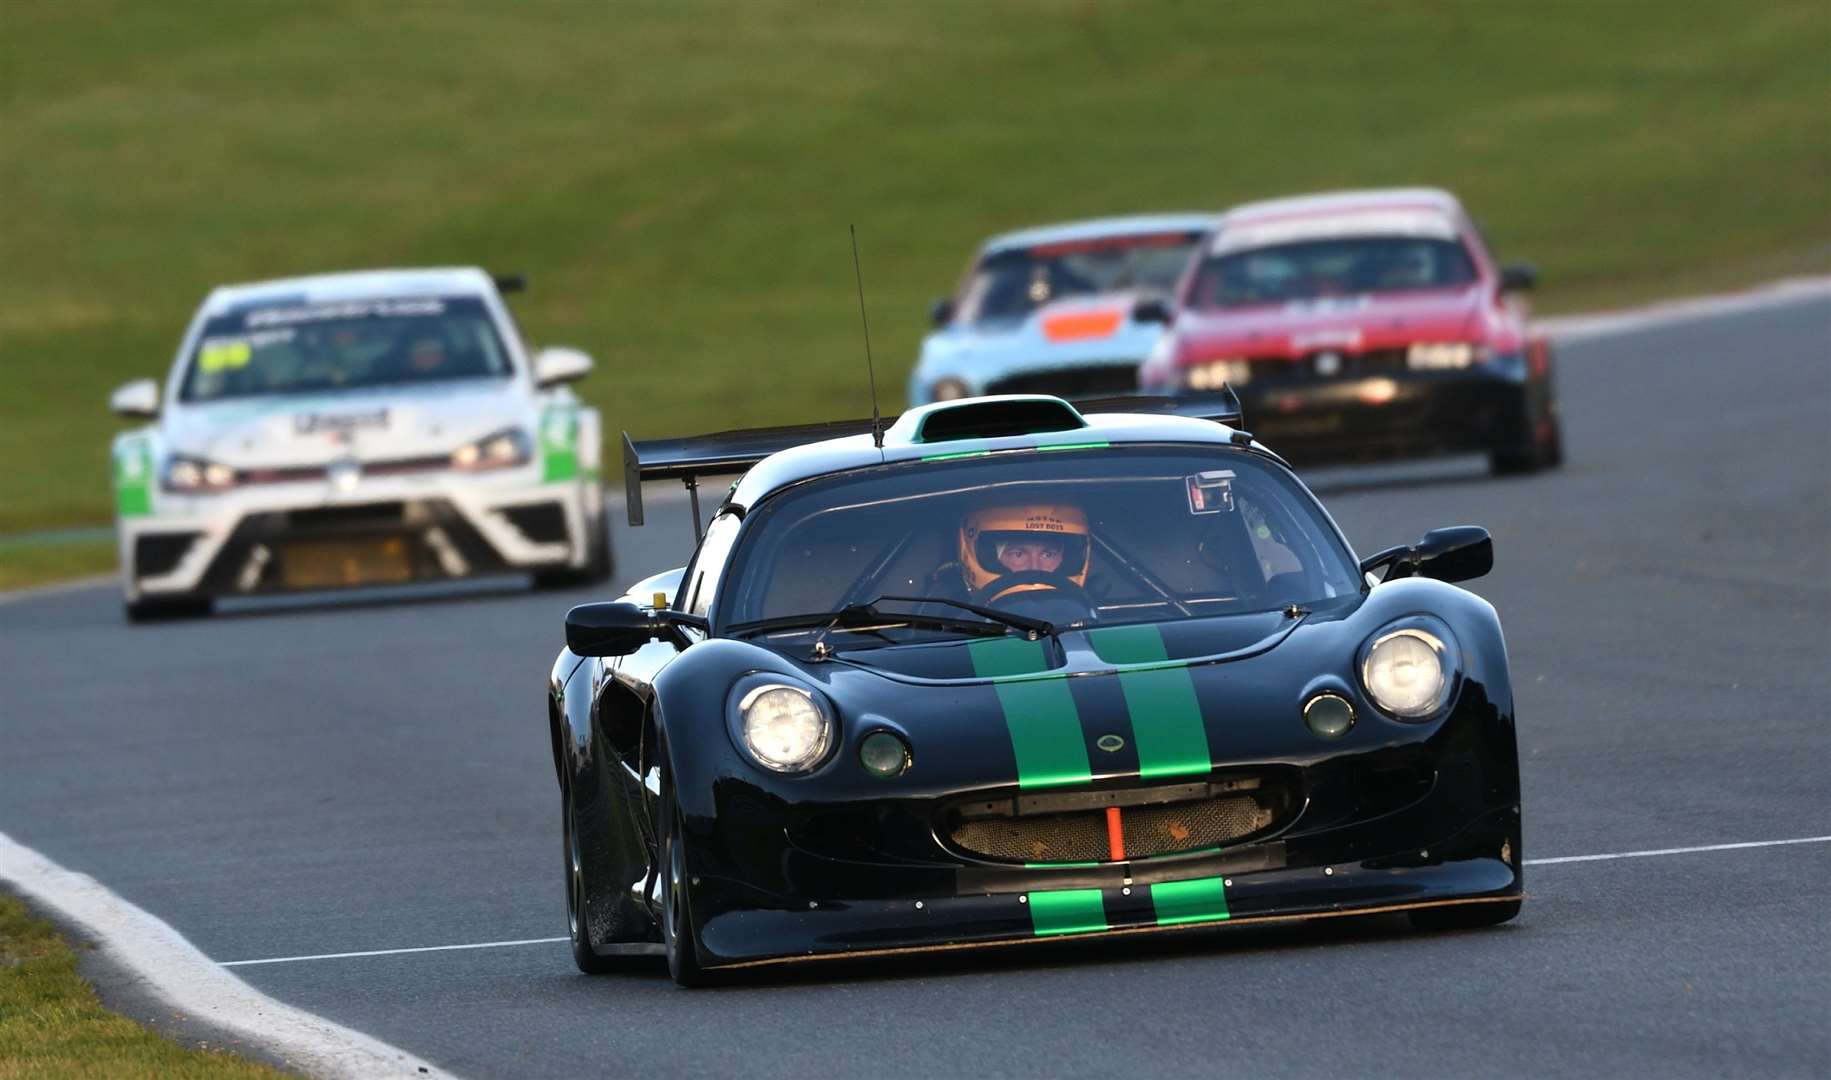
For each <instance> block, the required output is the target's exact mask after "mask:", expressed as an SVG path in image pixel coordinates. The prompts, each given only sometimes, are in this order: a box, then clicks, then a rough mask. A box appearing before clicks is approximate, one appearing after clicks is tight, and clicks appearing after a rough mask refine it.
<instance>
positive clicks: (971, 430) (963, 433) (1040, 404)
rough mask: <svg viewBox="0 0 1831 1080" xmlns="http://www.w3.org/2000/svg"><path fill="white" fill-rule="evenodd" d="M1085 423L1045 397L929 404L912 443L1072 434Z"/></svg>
mask: <svg viewBox="0 0 1831 1080" xmlns="http://www.w3.org/2000/svg"><path fill="white" fill-rule="evenodd" d="M1086 426H1087V421H1086V420H1083V419H1082V418H1081V414H1080V413H1078V412H1076V411H1075V408H1074V406H1073V405H1070V404H1068V403H1067V402H1066V401H1063V400H1062V399H1061V398H1057V397H1047V396H1044V395H1010V396H1005V397H989V398H975V399H973V400H971V401H963V402H961V403H959V404H957V405H956V404H945V405H930V406H928V407H927V408H926V409H924V410H922V416H921V421H920V423H919V424H918V426H917V427H916V431H915V436H914V438H913V439H912V440H911V441H912V442H918V443H939V442H953V441H954V440H957V439H997V438H1003V437H1005V436H1008V435H1036V434H1040V433H1042V432H1046V431H1075V430H1078V429H1080V428H1084V427H1086Z"/></svg>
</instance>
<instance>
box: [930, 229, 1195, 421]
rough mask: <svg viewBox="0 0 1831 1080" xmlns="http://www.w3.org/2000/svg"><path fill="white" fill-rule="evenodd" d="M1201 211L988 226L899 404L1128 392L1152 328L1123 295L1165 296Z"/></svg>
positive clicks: (939, 307)
mask: <svg viewBox="0 0 1831 1080" xmlns="http://www.w3.org/2000/svg"><path fill="white" fill-rule="evenodd" d="M1215 222H1216V218H1215V216H1214V215H1212V214H1152V215H1141V216H1135V217H1115V218H1100V219H1098V220H1094V221H1077V222H1069V223H1066V224H1061V225H1048V226H1044V227H1042V228H1036V229H1025V230H1023V231H1021V232H1013V233H1006V234H1004V235H1002V236H995V237H993V238H992V239H991V240H989V241H987V242H986V244H985V246H984V247H983V248H981V249H980V252H979V256H978V258H976V259H974V260H973V265H972V269H970V270H969V271H968V272H967V275H966V279H965V280H964V281H963V282H962V283H961V286H960V288H959V290H958V291H957V292H956V293H955V294H954V295H953V296H949V297H942V298H941V299H939V300H936V301H935V303H934V307H933V308H932V309H931V310H930V312H929V314H930V317H931V319H932V320H933V322H934V324H935V331H934V332H933V333H931V334H929V335H928V337H927V338H926V339H924V340H923V342H922V356H921V359H920V360H919V361H917V363H916V366H915V370H914V371H913V372H911V373H910V376H909V404H910V405H911V406H912V407H913V406H916V405H926V404H928V403H930V402H934V401H948V400H951V399H954V398H962V397H975V396H978V395H981V394H1054V395H1057V396H1061V397H1068V398H1085V397H1108V396H1114V395H1120V394H1130V393H1133V392H1134V391H1135V390H1136V388H1137V385H1138V366H1139V365H1140V364H1142V363H1143V362H1144V359H1145V357H1146V356H1147V355H1148V354H1149V353H1150V351H1151V348H1152V347H1153V346H1154V345H1156V344H1157V339H1158V337H1159V336H1160V335H1161V334H1162V332H1163V324H1162V323H1160V322H1139V321H1137V320H1136V319H1134V318H1133V315H1132V308H1133V305H1134V304H1135V303H1136V302H1137V301H1138V300H1139V299H1142V298H1147V297H1168V296H1169V295H1170V294H1171V292H1172V291H1173V290H1174V289H1175V287H1176V282H1177V279H1178V278H1179V277H1181V275H1182V272H1183V270H1184V268H1185V267H1187V266H1188V264H1189V259H1190V256H1191V254H1192V253H1193V252H1194V251H1195V250H1196V248H1197V247H1198V246H1199V245H1200V242H1201V239H1202V237H1204V236H1205V235H1207V234H1208V233H1209V232H1210V231H1211V230H1213V228H1214V227H1215Z"/></svg>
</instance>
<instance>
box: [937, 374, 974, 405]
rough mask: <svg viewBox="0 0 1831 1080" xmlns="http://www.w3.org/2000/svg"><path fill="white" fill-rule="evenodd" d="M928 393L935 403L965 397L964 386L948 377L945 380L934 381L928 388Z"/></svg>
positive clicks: (962, 383)
mask: <svg viewBox="0 0 1831 1080" xmlns="http://www.w3.org/2000/svg"><path fill="white" fill-rule="evenodd" d="M929 393H930V394H932V395H933V397H934V399H935V400H936V401H955V400H958V399H959V398H963V397H965V396H966V384H965V383H964V382H961V381H960V380H959V379H956V378H954V377H953V376H951V375H950V376H948V377H947V378H945V379H936V380H935V384H934V386H932V387H930V388H929Z"/></svg>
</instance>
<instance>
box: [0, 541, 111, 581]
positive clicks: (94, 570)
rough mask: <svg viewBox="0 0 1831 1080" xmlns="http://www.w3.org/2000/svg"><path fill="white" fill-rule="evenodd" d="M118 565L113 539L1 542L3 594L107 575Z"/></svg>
mask: <svg viewBox="0 0 1831 1080" xmlns="http://www.w3.org/2000/svg"><path fill="white" fill-rule="evenodd" d="M116 565H117V562H116V558H115V543H114V539H113V538H112V537H110V538H109V539H106V540H69V541H58V542H19V541H10V542H9V541H6V540H0V591H5V590H7V589H23V588H26V587H27V586H31V585H43V584H46V583H48V582H53V581H67V580H69V579H71V578H81V577H91V576H94V575H96V574H106V573H109V572H110V571H112V570H114V568H115V566H116Z"/></svg>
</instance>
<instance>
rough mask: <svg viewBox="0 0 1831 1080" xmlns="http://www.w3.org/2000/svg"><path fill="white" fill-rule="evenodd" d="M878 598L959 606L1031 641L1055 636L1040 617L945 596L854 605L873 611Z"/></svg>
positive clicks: (912, 597) (868, 601)
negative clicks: (1017, 613) (1028, 636)
mask: <svg viewBox="0 0 1831 1080" xmlns="http://www.w3.org/2000/svg"><path fill="white" fill-rule="evenodd" d="M879 600H896V601H900V602H902V603H906V604H943V605H946V606H947V607H953V608H959V609H960V610H961V611H970V612H972V613H973V614H975V615H978V616H980V617H981V618H986V619H990V620H992V621H993V622H996V623H1003V624H1004V625H1006V626H1009V627H1011V628H1013V629H1016V630H1022V631H1024V632H1026V633H1028V634H1029V635H1030V640H1032V641H1035V640H1036V639H1037V638H1038V637H1042V636H1048V637H1054V636H1055V624H1053V623H1048V622H1044V621H1043V620H1041V619H1032V618H1031V617H1029V616H1028V615H1013V614H1011V613H1010V612H1008V611H999V610H998V609H997V608H989V607H981V606H979V605H978V604H969V603H967V602H966V601H964V600H949V599H947V598H946V597H941V596H880V597H877V598H876V599H874V600H867V601H865V602H864V603H863V604H859V605H855V606H858V607H863V608H865V609H867V610H871V611H875V610H876V607H875V605H876V604H877V602H878V601H879Z"/></svg>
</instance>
